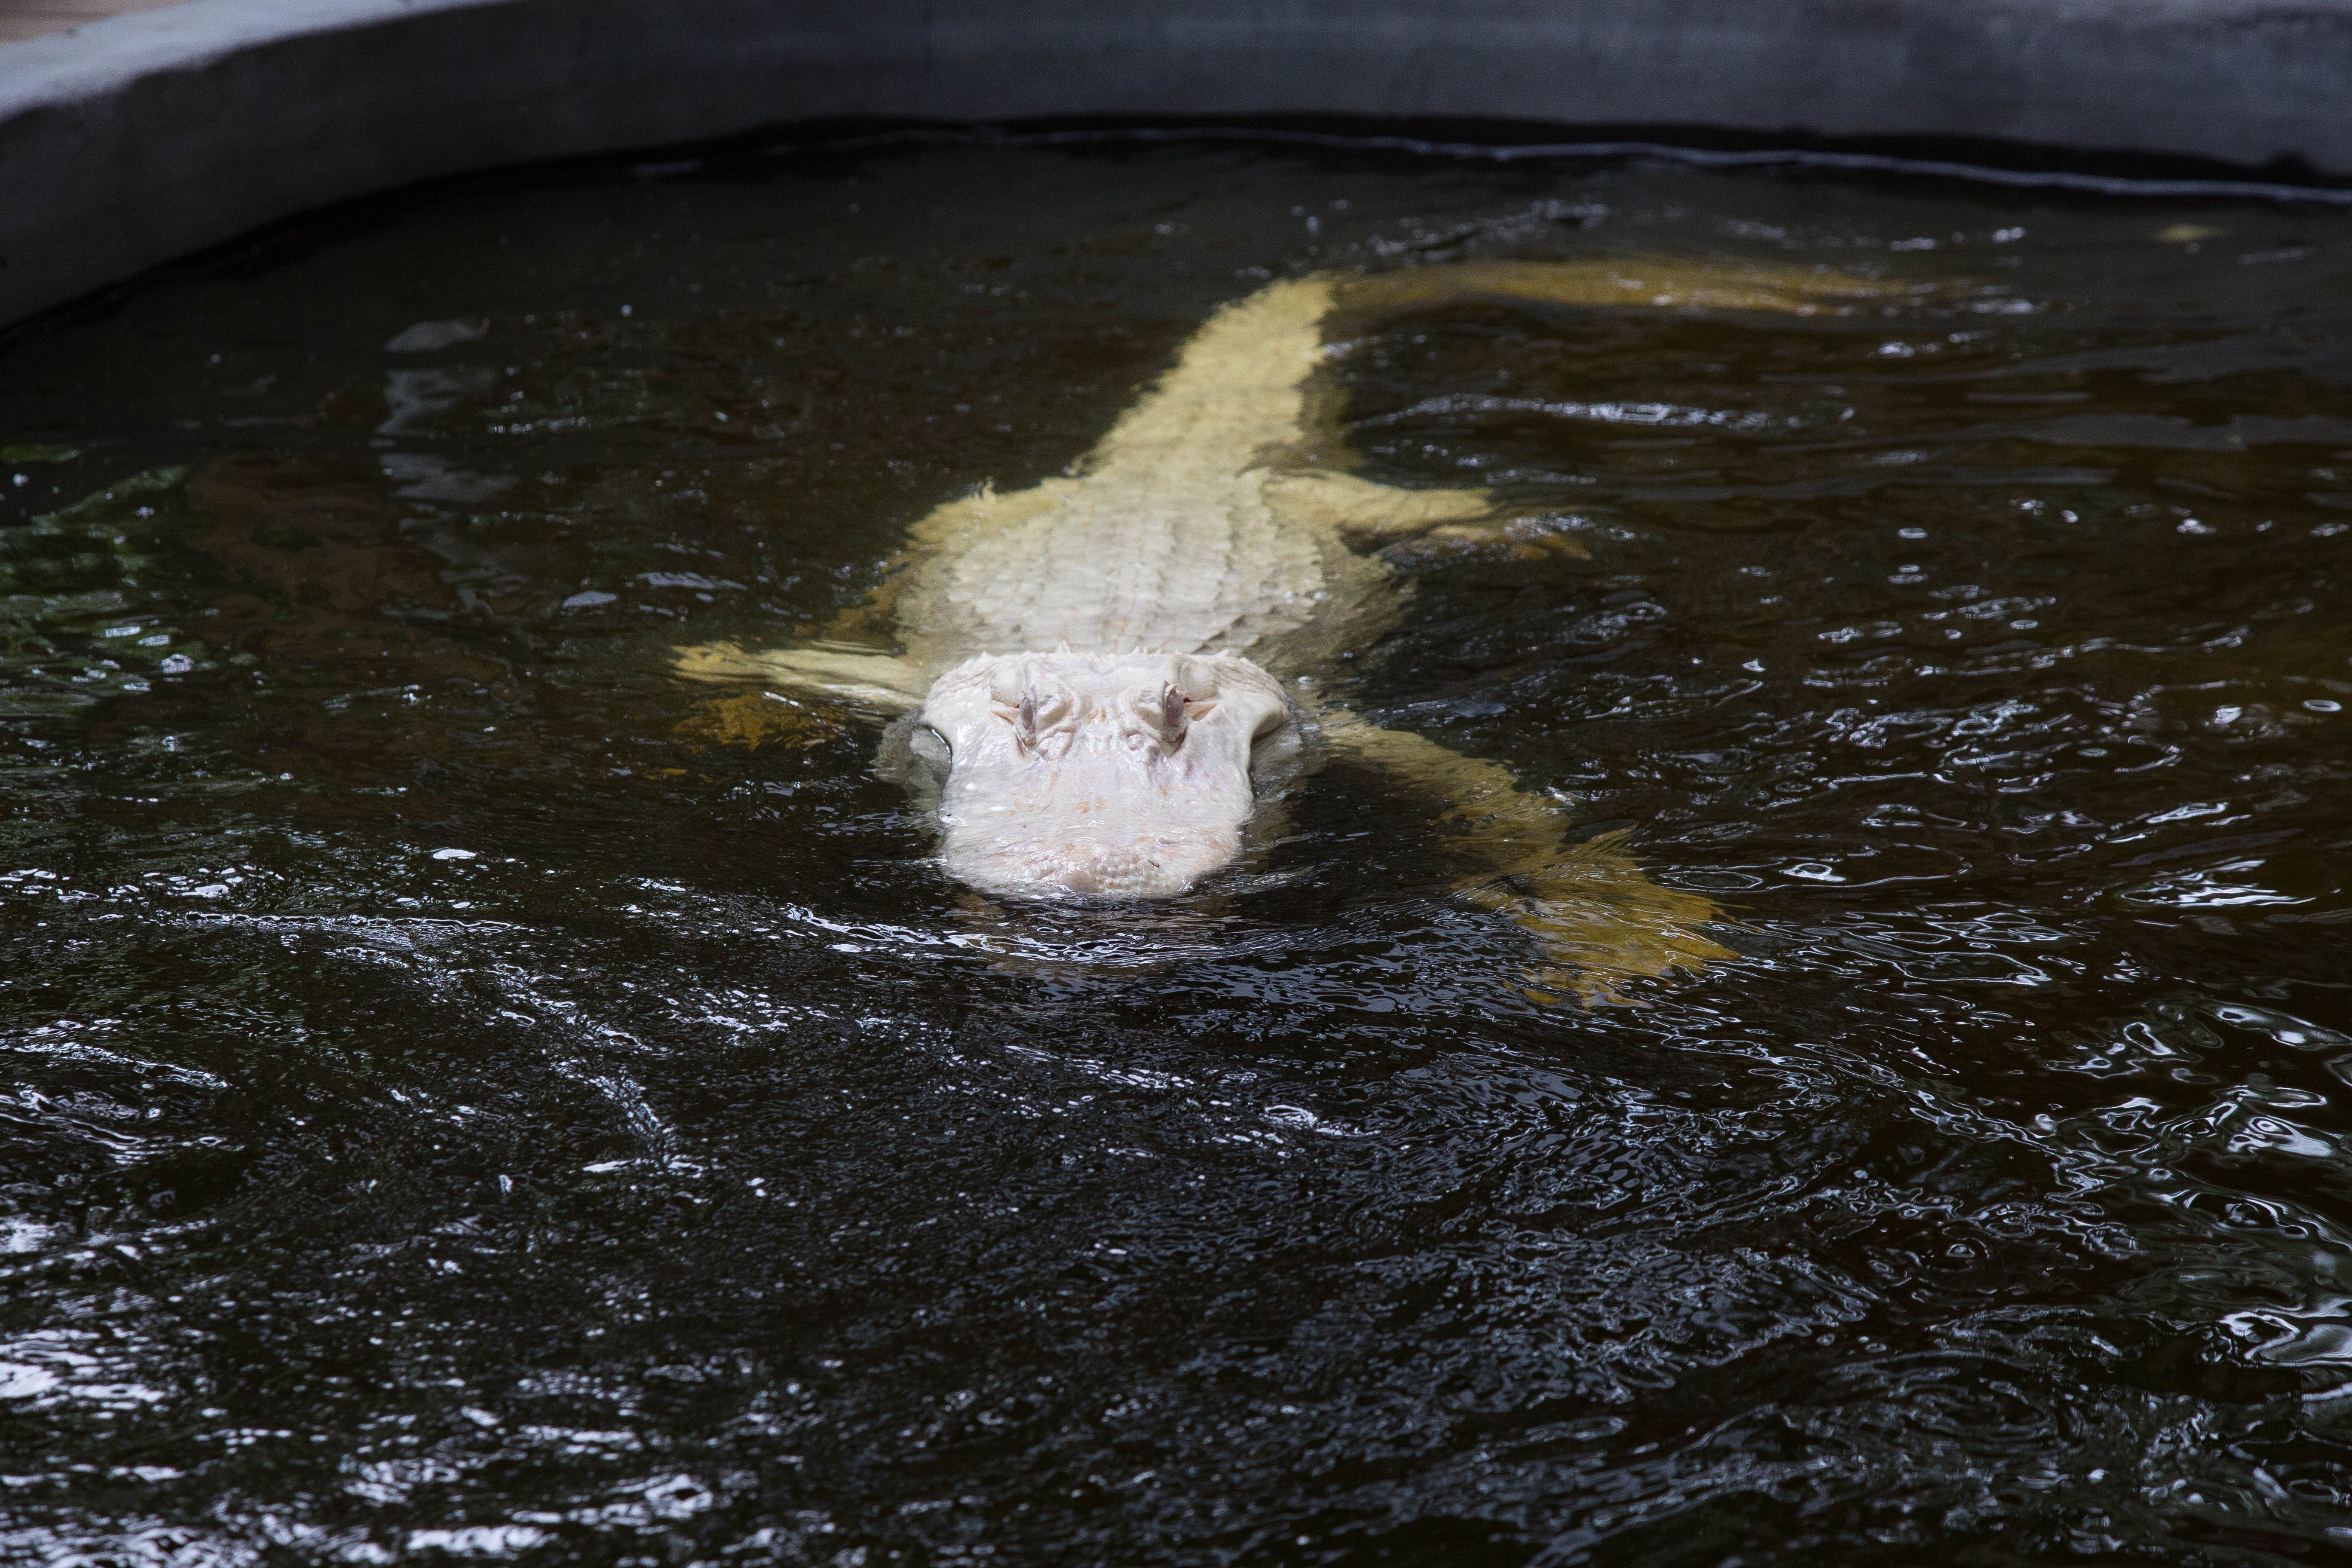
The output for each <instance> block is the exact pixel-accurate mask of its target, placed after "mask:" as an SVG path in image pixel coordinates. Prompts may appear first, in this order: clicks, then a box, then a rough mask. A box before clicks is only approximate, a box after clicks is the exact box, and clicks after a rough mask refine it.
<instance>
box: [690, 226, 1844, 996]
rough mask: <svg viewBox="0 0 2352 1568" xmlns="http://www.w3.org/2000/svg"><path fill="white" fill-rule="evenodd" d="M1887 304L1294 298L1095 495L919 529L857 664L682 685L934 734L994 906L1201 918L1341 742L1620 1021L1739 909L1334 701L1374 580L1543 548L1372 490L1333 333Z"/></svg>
mask: <svg viewBox="0 0 2352 1568" xmlns="http://www.w3.org/2000/svg"><path fill="white" fill-rule="evenodd" d="M1885 291H1886V290H1885V287H1884V286H1874V285H1872V284H1868V283H1864V282H1860V281H1857V280H1855V279H1850V278H1843V277H1838V276H1834V275H1831V274H1827V273H1820V272H1800V271H1794V270H1759V269H1757V268H1729V267H1710V266H1706V265H1704V264H1695V263H1687V262H1666V261H1656V260H1639V261H1634V260H1614V261H1575V262H1563V263H1532V262H1528V263H1508V262H1503V263H1479V264H1470V265H1464V266H1454V267H1436V268H1423V269H1418V270H1412V271H1404V272H1395V273H1387V274H1380V275H1372V276H1359V275H1349V274H1339V273H1324V274H1319V275H1316V276H1311V277H1307V278H1301V279H1296V280H1292V281H1286V282H1279V283H1275V284H1271V285H1269V286H1267V287H1266V288H1265V289H1260V290H1259V291H1258V292H1256V293H1255V294H1254V295H1252V296H1250V297H1249V298H1248V299H1245V300H1238V301H1236V302H1234V303H1233V304H1229V305H1226V306H1224V307H1223V309H1221V310H1218V311H1217V312H1216V313H1215V314H1214V315H1213V316H1212V317H1211V318H1210V319H1209V321H1208V322H1207V323H1206V324H1205V325H1204V326H1202V329H1201V330H1200V331H1198V332H1197V333H1195V334H1194V335H1193V337H1192V339H1191V341H1190V342H1187V343H1186V344H1185V345H1184V347H1183V349H1182V351H1181V353H1179V355H1178V356H1177V360H1176V363H1175V364H1174V366H1173V367H1172V368H1171V369H1170V370H1169V371H1168V373H1167V374H1165V375H1163V376H1162V377H1161V378H1160V381H1159V382H1158V384H1156V385H1154V386H1153V387H1152V388H1151V389H1150V391H1149V392H1147V393H1146V394H1145V395H1143V397H1142V398H1141V399H1140V400H1139V402H1138V403H1136V405H1134V406H1133V407H1131V408H1129V410H1128V411H1127V413H1126V414H1125V415H1123V416H1121V417H1120V418H1119V420H1118V423H1117V425H1116V426H1113V427H1112V429H1111V431H1110V433H1109V434H1108V436H1106V437H1103V439H1102V441H1101V442H1100V443H1099V444H1098V445H1097V446H1096V447H1095V448H1094V450H1093V451H1091V452H1089V453H1087V456H1086V457H1084V458H1081V459H1080V460H1079V461H1078V462H1077V463H1076V464H1075V465H1073V467H1072V468H1071V470H1070V477H1067V478H1057V479H1046V480H1045V481H1044V482H1042V483H1040V484H1036V485H1034V486H1032V487H1030V488H1029V489H1023V490H1018V491H1014V492H1011V493H1000V492H999V491H997V490H995V489H992V488H991V487H989V486H986V485H982V487H981V488H980V489H979V490H978V491H977V492H975V493H973V494H971V495H970V496H967V497H965V498H963V499H961V500H954V501H950V502H948V503H947V504H945V505H943V506H940V508H938V509H937V510H934V511H932V512H931V513H930V514H929V516H927V517H925V518H924V519H923V520H922V521H920V522H919V523H918V524H916V526H915V529H914V534H913V537H912V539H911V540H910V542H909V543H908V550H907V552H906V554H905V556H904V557H903V560H902V562H901V563H900V565H899V569H898V572H897V573H896V574H894V575H893V577H892V578H891V580H890V581H889V583H888V584H887V586H886V588H885V590H884V593H883V595H882V597H881V599H880V601H879V602H878V603H877V605H875V606H874V607H873V609H872V610H871V611H870V612H868V613H866V616H863V617H862V618H855V619H853V620H852V621H850V622H848V623H845V626H843V627H841V628H837V633H838V634H839V635H838V638H837V640H828V641H826V642H824V643H821V644H819V645H817V646H814V647H782V648H772V649H768V650H763V651H751V650H746V649H744V648H742V647H738V646H736V645H734V644H716V645H709V646H704V647H690V648H682V649H679V650H678V669H679V670H680V672H681V673H683V674H685V675H688V676H690V677H693V678H696V679H720V680H734V679H751V680H757V681H762V682H766V683H769V684H771V685H775V686H782V687H784V688H787V689H795V690H799V691H802V692H804V693H814V694H822V695H824V696H826V697H829V698H831V699H833V700H836V701H839V702H841V703H844V704H845V705H847V706H849V707H852V708H858V709H864V710H868V711H874V712H878V713H883V714H911V715H913V716H914V724H915V728H914V731H913V736H912V744H913V749H914V751H915V752H916V753H918V754H919V755H922V754H927V755H929V757H930V758H931V760H932V761H933V762H934V763H938V764H941V765H943V766H944V768H945V770H946V777H945V782H944V785H943V787H942V793H941V795H940V811H939V816H940V826H941V827H942V829H943V840H942V845H941V848H942V851H943V855H944V858H945V860H946V866H947V870H948V872H949V874H950V876H952V877H955V878H957V879H960V880H961V881H963V882H965V883H968V884H970V885H971V886H972V887H974V888H976V889H980V890H982V892H985V893H991V894H996V895H1007V896H1014V897H1019V896H1024V895H1025V896H1036V895H1067V894H1094V895H1112V896H1123V897H1128V898H1159V897H1164V896H1167V895H1170V894H1174V893H1179V892H1181V891H1183V890H1184V889H1187V888H1189V887H1191V886H1192V884H1193V883H1194V882H1195V881H1197V880H1198V879H1200V878H1202V876H1204V875H1206V874H1207V873H1209V872H1212V871H1214V870H1216V869H1217V868H1220V867H1223V866H1225V865H1227V864H1229V863H1230V862H1232V861H1233V860H1234V859H1235V858H1237V857H1238V856H1239V855H1240V854H1241V853H1242V850H1243V829H1244V823H1247V822H1248V821H1249V820H1250V819H1251V817H1252V816H1253V813H1254V812H1256V811H1257V810H1258V806H1259V801H1260V795H1261V794H1262V793H1265V786H1266V785H1267V784H1268V783H1269V781H1270V780H1272V779H1274V778H1276V777H1277V776H1278V775H1279V773H1281V771H1282V767H1281V764H1282V763H1285V762H1286V761H1287V760H1288V759H1290V758H1292V757H1294V756H1295V755H1296V754H1297V752H1298V749H1299V748H1298V742H1299V740H1300V738H1301V736H1302V734H1303V733H1318V734H1319V735H1320V737H1321V739H1322V741H1323V742H1326V743H1327V744H1328V746H1329V747H1331V748H1332V749H1334V750H1337V751H1339V752H1345V753H1348V754H1350V755H1352V756H1354V757H1357V758H1359V759H1361V760H1363V761H1366V762H1369V763H1375V764H1377V765H1379V766H1381V767H1382V768H1384V769H1387V770H1390V771H1391V773H1394V774H1395V775H1396V776H1397V777H1398V778H1400V779H1401V780H1402V781H1404V782H1406V783H1408V784H1411V785H1413V786H1417V787H1421V788H1424V789H1427V790H1430V791H1433V792H1435V793H1439V794H1442V795H1444V798H1445V799H1446V801H1447V802H1448V806H1449V809H1448V811H1447V813H1446V815H1445V818H1444V820H1445V822H1446V824H1447V825H1448V826H1451V827H1453V828H1454V829H1455V830H1456V833H1457V837H1458V845H1457V847H1459V849H1460V850H1461V852H1462V855H1463V858H1464V859H1465V862H1466V863H1467V874H1466V875H1465V878H1464V879H1463V880H1462V881H1461V882H1460V884H1459V885H1458V890H1459V891H1460V892H1461V893H1462V894H1464V895H1465V896H1466V897H1468V898H1470V899H1472V900H1475V901H1476V902H1478V903H1480V904H1482V905H1484V906H1486V907H1487V908H1490V909H1494V910H1503V911H1507V913H1509V914H1510V916H1511V917H1512V918H1513V919H1515V920H1517V921H1518V922H1519V923H1520V924H1521V925H1523V926H1525V927H1526V928H1527V929H1528V931H1531V932H1532V933H1533V934H1534V935H1535V936H1536V938H1537V939H1538V942H1539V943H1540V944H1541V946H1542V948H1543V951H1544V953H1545V957H1546V962H1545V963H1544V964H1543V966H1542V967H1541V968H1540V969H1539V970H1538V972H1537V973H1535V974H1534V976H1533V977H1532V978H1533V979H1534V980H1535V983H1536V984H1538V985H1540V986H1545V987H1548V988H1564V989H1572V990H1574V991H1577V992H1579V993H1580V994H1583V995H1585V996H1586V997H1588V998H1591V997H1595V996H1613V995H1614V994H1615V990H1616V985H1617V983H1619V982H1621V981H1622V980H1624V979H1627V978H1629V977H1633V976H1639V975H1651V976H1655V975H1663V974H1664V973H1666V972H1667V971H1668V970H1670V969H1673V968H1676V967H1683V968H1688V969H1691V970H1693V971H1696V970H1698V969H1700V968H1702V967H1703V966H1704V965H1705V963H1706V962H1707V961H1708V960H1711V959H1717V958H1724V957H1728V956H1730V955H1729V954H1728V953H1727V952H1725V951H1724V950H1723V949H1722V948H1720V947H1718V946H1717V945H1716V944H1715V943H1714V942H1710V941H1709V940H1708V939H1707V938H1706V936H1705V935H1704V934H1702V931H1701V928H1702V927H1703V926H1705V925H1706V923H1707V922H1709V921H1715V920H1718V919H1720V918H1721V917H1720V912H1719V911H1718V910H1717V909H1716V907H1715V906H1714V904H1712V903H1711V902H1709V901H1708V900H1706V899H1705V898H1703V897H1700V896H1699V895H1697V894H1696V893H1689V892H1680V891H1675V890H1674V889H1666V888H1662V887H1659V886H1658V885H1657V884H1655V883H1654V882H1652V881H1650V880H1649V879H1647V878H1646V877H1644V876H1643V875H1642V873H1641V871H1640V870H1639V868H1637V867H1636V866H1635V865H1634V864H1633V859H1632V858H1631V856H1630V855H1629V854H1628V853H1627V850H1626V847H1625V843H1624V837H1625V836H1624V835H1623V834H1615V835H1610V836H1606V837H1597V838H1592V839H1588V840H1586V841H1584V842H1582V843H1579V844H1575V845H1566V844H1564V843H1563V841H1562V833H1563V830H1564V829H1565V827H1566V826H1568V823H1567V819H1566V817H1565V816H1563V814H1562V812H1561V810H1560V808H1559V805H1557V804H1555V803H1554V801H1552V800H1551V799H1550V798H1549V797H1548V796H1545V795H1535V794H1530V793H1528V792H1526V791H1522V790H1521V789H1519V788H1518V787H1517V784H1515V783H1514V781H1513V779H1512V777H1511V774H1510V773H1509V772H1508V771H1507V769H1505V768H1504V767H1502V766H1501V765H1499V764H1497V763H1491V762H1482V761H1478V760H1475V759H1472V758H1468V757H1464V756H1460V755H1457V754H1455V753H1454V752H1449V751H1447V750H1445V749H1444V747H1442V746H1439V745H1437V744H1435V743H1433V742H1430V741H1428V740H1425V739H1423V737H1421V736H1419V735H1415V734H1412V733H1409V732H1406V731H1394V730H1383V729H1380V728H1377V727H1375V726H1373V725H1372V724H1370V723H1368V722H1366V721H1363V720H1361V719H1360V718H1358V717H1356V716H1355V715H1354V714H1352V713H1350V712H1349V711H1347V710H1345V709H1344V708H1341V707H1339V706H1337V705H1336V704H1334V703H1332V702H1330V701H1328V700H1322V699H1320V698H1319V697H1318V690H1319V688H1320V685H1321V682H1322V681H1323V680H1325V679H1328V678H1329V677H1330V676H1332V675H1333V674H1335V673H1336V672H1337V671H1338V670H1339V659H1340V658H1341V656H1342V655H1343V654H1352V653H1354V652H1356V651H1359V650H1365V649H1369V648H1370V647H1371V646H1372V644H1373V643H1374V641H1375V640H1376V639H1377V638H1378V637H1380V636H1381V634H1382V633H1383V632H1385V631H1387V630H1388V629H1389V628H1391V626H1394V625H1395V624H1396V623H1397V621H1398V619H1399V617H1400V615H1401V612H1402V605H1403V601H1404V597H1405V589H1406V587H1407V584H1405V583H1404V582H1403V581H1402V579H1401V578H1400V577H1399V576H1398V574H1396V572H1395V571H1394V570H1393V569H1392V568H1391V566H1390V565H1389V563H1387V562H1386V561H1384V560H1382V559H1381V558H1380V556H1378V555H1377V554H1370V553H1365V552H1366V551H1367V550H1370V549H1376V548H1378V547H1380V546H1382V545H1390V544H1395V543H1398V542H1403V541H1406V540H1412V539H1416V538H1419V539H1424V540H1429V539H1440V540H1453V541H1458V542H1464V543H1468V544H1475V543H1478V542H1487V541H1501V540H1506V539H1510V538H1513V537H1514V535H1515V533H1516V537H1517V539H1518V540H1519V542H1521V545H1522V547H1523V548H1524V547H1525V545H1526V543H1527V542H1528V541H1529V540H1531V539H1535V538H1540V537H1541V536H1540V534H1539V533H1531V532H1530V531H1528V529H1527V528H1526V525H1525V524H1522V525H1521V526H1520V528H1519V529H1518V530H1517V531H1512V530H1511V526H1510V520H1508V519H1507V518H1505V517H1503V516H1502V515H1501V512H1502V510H1503V503H1501V502H1499V501H1498V500H1496V498H1495V497H1494V496H1492V495H1491V494H1489V493H1488V492H1487V491H1485V490H1476V489H1467V490H1453V489H1395V488H1391V487H1390V486H1387V485H1381V484H1375V483H1372V482H1370V481H1369V480H1365V479H1359V478H1356V477H1354V476H1352V475H1350V474H1349V473H1348V472H1347V471H1346V470H1347V468H1348V467H1349V457H1348V454H1347V452H1346V450H1345V448H1344V447H1343V446H1342V445H1341V443H1340V442H1339V439H1338V431H1337V425H1336V416H1335V410H1334V407H1333V404H1334V401H1335V400H1334V398H1333V396H1332V395H1331V394H1330V393H1329V392H1328V390H1327V389H1325V388H1324V387H1322V386H1321V385H1319V384H1318V381H1319V378H1318V377H1317V376H1316V374H1315V370H1316V367H1317V365H1318V363H1320V361H1321V358H1322V346H1323V329H1324V323H1325V321H1326V319H1327V318H1328V317H1329V316H1330V315H1331V314H1332V313H1333V312H1334V311H1335V310H1339V309H1340V308H1342V307H1343V306H1344V307H1348V308H1350V309H1354V308H1370V309H1380V308H1383V307H1402V306H1409V305H1412V304H1416V303H1422V302H1426V301H1433V300H1459V299H1463V298H1465V297H1476V296H1480V295H1487V296H1493V295H1502V296H1507V297H1513V298H1519V299H1531V300H1547V301H1553V302H1559V303H1568V304H1578V305H1645V306H1669V307H1670V306H1682V307H1711V308H1715V309H1720V310H1781V311H1797V312H1805V313H1811V312H1814V311H1838V310H1843V309H1845V308H1848V305H1847V302H1850V301H1853V300H1858V299H1860V298H1863V297H1867V296H1870V295H1875V294H1881V293H1884V292H1885ZM1560 543H1562V544H1565V543H1566V542H1565V541H1560ZM1566 547H1567V548H1570V549H1571V550H1573V549H1574V546H1572V545H1567V546H1566ZM877 643H878V644H881V645H883V646H881V647H877V646H876V645H877ZM1261 820H1263V818H1261Z"/></svg>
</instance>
